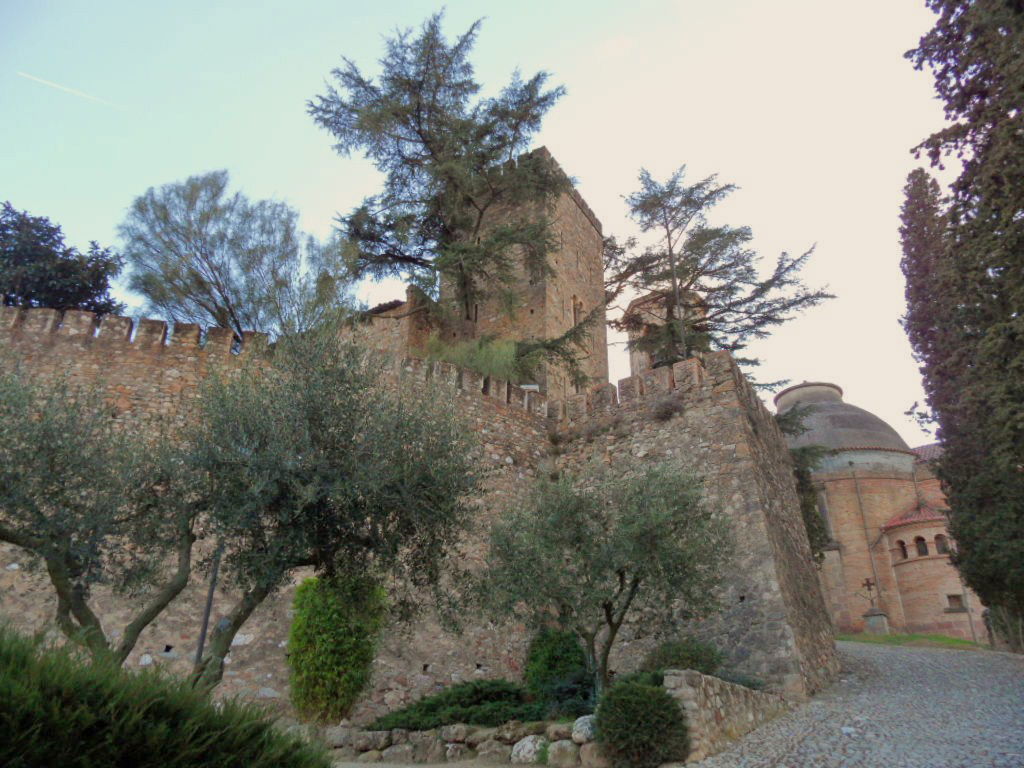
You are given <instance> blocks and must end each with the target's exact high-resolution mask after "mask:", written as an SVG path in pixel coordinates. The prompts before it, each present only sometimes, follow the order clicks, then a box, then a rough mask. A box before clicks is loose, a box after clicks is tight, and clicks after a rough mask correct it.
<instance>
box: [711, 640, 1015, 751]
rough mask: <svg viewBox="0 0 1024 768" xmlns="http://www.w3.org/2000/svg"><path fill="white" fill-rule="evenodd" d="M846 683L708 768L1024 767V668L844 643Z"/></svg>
mask: <svg viewBox="0 0 1024 768" xmlns="http://www.w3.org/2000/svg"><path fill="white" fill-rule="evenodd" d="M839 651H840V658H841V660H842V665H843V671H842V675H841V678H840V681H839V682H837V683H836V684H835V685H833V686H832V687H831V688H830V689H828V690H827V691H826V692H825V693H823V694H821V695H820V696H818V697H816V698H815V699H813V700H812V701H811V702H810V703H808V704H806V705H804V706H802V707H800V708H799V709H797V710H795V711H793V712H790V713H788V714H786V715H784V716H782V717H780V718H779V719H777V720H775V721H773V722H771V723H769V724H768V725H765V726H764V727H762V728H759V729H758V730H756V731H754V732H753V733H751V734H749V735H748V736H746V737H745V738H744V739H743V740H742V741H740V742H739V743H738V744H737V745H736V746H735V747H733V748H732V749H730V750H728V751H727V752H723V753H721V754H719V755H715V756H714V757H711V758H708V759H707V760H704V761H702V762H701V763H699V765H700V766H701V768H959V767H960V766H971V768H1022V767H1024V659H1022V658H1020V657H1015V656H1011V655H1009V654H1002V653H989V652H984V651H959V650H947V649H932V648H906V647H902V648H898V647H891V646H876V645H868V644H864V643H839Z"/></svg>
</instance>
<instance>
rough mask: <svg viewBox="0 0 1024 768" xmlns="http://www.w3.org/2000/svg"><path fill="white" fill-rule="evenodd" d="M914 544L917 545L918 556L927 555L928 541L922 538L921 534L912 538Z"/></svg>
mask: <svg viewBox="0 0 1024 768" xmlns="http://www.w3.org/2000/svg"><path fill="white" fill-rule="evenodd" d="M914 546H916V547H917V554H918V555H919V556H920V557H927V556H928V542H927V541H925V540H924V537H923V536H918V537H917V538H916V539H914Z"/></svg>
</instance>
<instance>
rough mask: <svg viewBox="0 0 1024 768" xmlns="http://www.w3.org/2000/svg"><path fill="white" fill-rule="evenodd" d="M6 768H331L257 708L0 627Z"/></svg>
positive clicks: (1, 740) (0, 721)
mask: <svg viewBox="0 0 1024 768" xmlns="http://www.w3.org/2000/svg"><path fill="white" fill-rule="evenodd" d="M0 765H3V766H5V767H6V768H41V767H42V766H61V768H96V767H97V766H132V767H133V768H199V767H200V766H201V767H202V768H218V767H220V766H223V767H224V768H228V767H229V766H231V767H232V768H237V766H243V765H244V766H246V768H328V766H329V765H330V760H329V759H328V758H327V756H326V754H325V753H324V752H323V750H321V749H320V748H318V747H314V746H313V745H311V744H308V743H306V742H304V741H302V740H301V739H299V738H297V737H294V736H290V735H287V734H285V733H283V732H281V731H280V730H278V729H277V728H276V727H274V725H273V720H272V718H271V717H269V716H268V715H267V714H266V712H265V711H263V710H262V709H260V708H258V707H257V706H256V705H254V704H242V703H239V702H236V701H230V700H229V701H221V702H218V703H217V704H216V705H214V704H213V703H212V702H211V701H210V700H209V699H208V698H207V697H206V696H205V695H203V694H201V693H199V692H197V691H195V690H194V689H193V688H192V687H191V686H190V685H189V683H188V681H187V680H184V679H172V678H169V677H168V676H167V675H164V674H160V673H159V672H156V671H151V670H143V671H141V672H139V673H129V672H126V671H124V670H122V669H121V668H119V667H116V666H114V665H112V664H104V663H91V664H90V663H84V662H83V661H82V660H81V659H79V658H76V656H75V655H73V653H72V652H70V651H69V650H67V649H44V648H42V647H41V646H40V645H39V644H38V643H37V642H35V641H33V640H30V639H28V638H26V637H22V636H20V635H18V634H16V633H15V632H13V631H12V630H10V629H7V628H3V627H0Z"/></svg>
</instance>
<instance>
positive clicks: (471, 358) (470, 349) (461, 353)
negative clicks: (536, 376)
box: [426, 335, 523, 383]
mask: <svg viewBox="0 0 1024 768" xmlns="http://www.w3.org/2000/svg"><path fill="white" fill-rule="evenodd" d="M426 352H427V358H428V359H429V360H441V361H443V362H446V363H452V364H454V365H457V366H459V367H460V368H466V369H468V370H470V371H476V372H477V373H479V374H482V375H484V376H491V377H493V378H496V379H503V380H505V381H512V382H515V383H520V382H521V380H522V379H523V371H522V369H521V368H520V361H518V360H517V359H516V343H515V342H514V341H510V340H507V339H495V338H494V337H492V336H482V337H481V338H479V339H470V340H469V341H461V342H455V343H452V344H449V343H447V342H446V341H444V340H443V339H441V338H440V337H439V336H437V335H434V336H431V337H430V338H429V339H428V340H427V348H426Z"/></svg>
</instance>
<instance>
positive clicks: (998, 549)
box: [901, 0, 1024, 647]
mask: <svg viewBox="0 0 1024 768" xmlns="http://www.w3.org/2000/svg"><path fill="white" fill-rule="evenodd" d="M927 5H928V7H929V8H930V9H931V10H932V11H934V12H935V13H936V15H937V18H936V21H935V26H934V27H933V28H932V29H931V30H929V31H928V33H927V34H925V35H924V37H922V38H921V40H920V42H919V44H918V46H917V48H915V49H913V50H911V51H909V52H908V53H907V57H908V58H909V59H910V60H911V61H912V62H913V63H914V65H915V66H916V67H917V68H918V69H924V68H926V67H927V68H928V69H930V70H931V72H932V73H933V75H934V78H935V87H936V91H937V92H938V95H939V97H940V98H941V99H942V101H943V102H944V104H945V112H946V118H947V121H948V124H947V125H946V126H945V127H944V128H942V129H940V130H938V131H936V132H935V133H934V134H932V135H931V136H929V137H928V138H927V139H925V140H924V141H923V142H922V143H921V145H919V146H918V147H917V151H918V152H925V153H926V154H927V155H928V157H929V158H930V159H931V162H932V164H933V165H935V166H942V164H943V162H944V159H945V158H947V157H949V156H950V155H955V156H956V157H957V158H958V159H959V161H960V163H961V172H960V174H959V176H957V178H956V180H955V181H954V182H953V183H952V185H951V189H950V197H949V201H948V206H943V205H941V204H940V203H939V202H938V201H937V197H938V195H937V192H936V189H935V187H934V185H933V184H932V183H930V182H929V181H928V180H927V179H926V177H925V176H923V175H922V174H917V175H914V174H912V176H911V178H910V179H909V181H908V185H907V189H906V193H907V197H906V201H905V203H904V207H903V228H902V230H901V234H902V236H903V245H904V261H903V269H904V272H905V274H906V276H907V300H908V306H907V316H906V320H905V327H906V329H907V332H908V335H909V336H910V339H911V343H912V344H913V346H914V351H915V354H916V355H917V356H918V359H919V360H920V362H921V371H922V374H923V378H924V387H925V393H926V397H927V404H928V406H929V407H930V409H931V413H932V415H933V416H934V418H935V419H936V421H937V422H938V425H939V430H938V437H939V440H940V442H941V444H942V446H943V448H944V453H943V456H942V458H941V460H940V463H939V475H940V477H941V479H942V481H943V485H944V487H945V489H946V491H947V498H948V501H949V504H950V515H951V516H950V531H951V533H952V534H953V536H954V537H955V539H956V541H957V550H956V552H955V553H954V561H955V562H956V564H957V566H958V568H959V569H960V573H961V574H962V575H963V577H964V579H965V581H966V582H967V584H968V585H969V586H970V587H971V588H972V589H974V590H975V591H976V592H977V593H978V595H979V596H980V597H981V599H982V600H983V601H984V602H985V603H986V604H987V605H989V606H991V607H993V608H994V609H999V610H1002V611H1009V612H1010V613H1012V614H1015V615H1016V617H1017V622H1018V627H1019V630H1018V631H1019V633H1020V637H1019V639H1018V642H1020V643H1021V645H1022V647H1024V619H1022V618H1021V617H1022V616H1024V471H1022V469H1021V468H1022V467H1024V258H1022V254H1024V115H1022V113H1021V104H1022V103H1024V46H1022V45H1021V40H1022V39H1024V7H1022V6H1021V4H1020V3H1007V2H1000V0H928V3H927ZM943 208H945V210H942V209H943Z"/></svg>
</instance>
